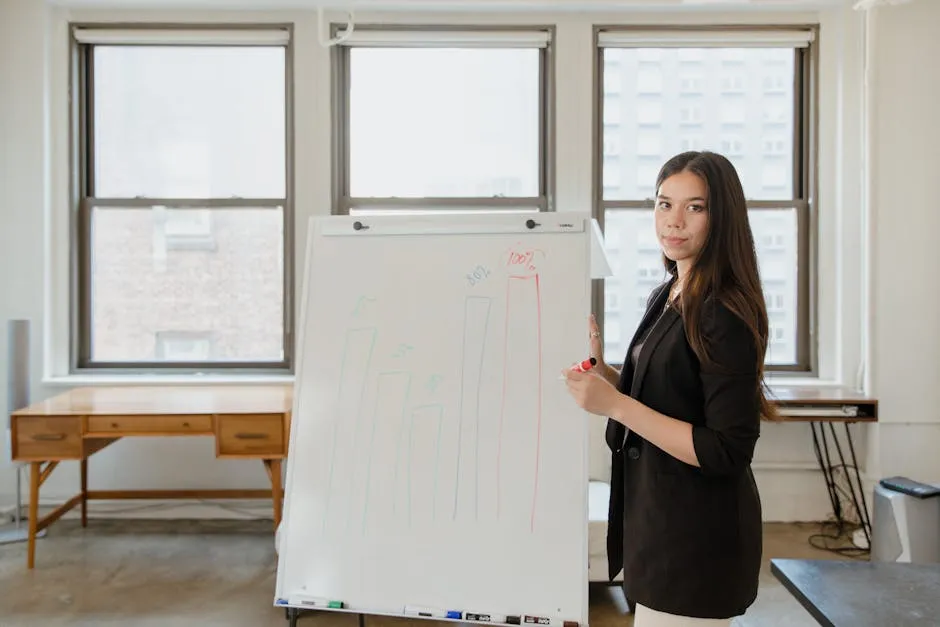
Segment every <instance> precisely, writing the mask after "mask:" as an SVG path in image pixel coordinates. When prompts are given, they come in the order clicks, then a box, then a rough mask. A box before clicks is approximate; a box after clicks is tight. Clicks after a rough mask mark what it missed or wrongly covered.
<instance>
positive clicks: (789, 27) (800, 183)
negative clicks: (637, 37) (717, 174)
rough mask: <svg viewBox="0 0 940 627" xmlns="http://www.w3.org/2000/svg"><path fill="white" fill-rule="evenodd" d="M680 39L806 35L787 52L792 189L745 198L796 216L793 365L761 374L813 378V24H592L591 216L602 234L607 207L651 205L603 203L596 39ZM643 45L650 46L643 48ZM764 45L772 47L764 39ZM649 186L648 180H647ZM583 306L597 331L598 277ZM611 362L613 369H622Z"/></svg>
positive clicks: (600, 54)
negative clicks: (782, 194) (783, 194)
mask: <svg viewBox="0 0 940 627" xmlns="http://www.w3.org/2000/svg"><path fill="white" fill-rule="evenodd" d="M644 31H645V32H650V33H653V34H659V33H678V34H679V35H680V36H681V34H682V33H690V34H698V35H699V36H702V37H703V39H710V43H709V44H706V46H707V47H734V42H733V41H729V42H728V44H727V46H723V45H716V42H720V37H721V34H722V33H723V32H739V33H740V32H745V33H755V34H759V33H768V34H769V35H770V36H769V37H768V39H772V38H773V37H772V35H773V33H779V32H780V31H792V32H808V33H809V34H810V36H811V39H810V42H809V45H807V46H806V47H794V50H793V54H794V55H795V62H794V72H793V80H794V91H793V99H794V102H793V163H792V172H793V178H792V186H793V193H792V196H793V198H791V199H778V200H748V203H747V206H748V211H774V210H785V211H789V210H796V215H797V266H798V270H797V288H796V291H797V303H798V305H797V316H796V339H795V342H796V360H795V362H794V363H788V364H771V363H767V364H766V371H767V372H768V373H773V374H774V375H779V376H784V377H799V376H807V375H809V376H817V375H818V368H819V358H818V345H817V329H818V295H817V290H818V287H817V285H818V279H817V269H818V265H817V259H818V252H817V246H818V244H817V235H816V233H817V225H818V207H817V198H818V177H817V172H818V160H817V158H818V150H819V144H818V137H819V132H818V123H819V122H818V120H819V100H818V93H819V89H818V76H819V26H818V25H815V24H721V25H719V24H709V25H658V24H644V25H622V24H612V25H595V26H594V33H593V35H594V37H593V46H594V63H593V65H594V67H593V80H594V82H593V105H594V115H593V135H594V137H593V149H592V155H593V159H592V169H593V180H594V185H593V188H594V189H593V202H592V214H593V217H594V218H595V219H596V220H597V222H598V224H599V225H600V228H601V230H602V231H603V230H604V228H605V220H604V218H605V215H606V211H607V210H608V209H614V210H641V211H652V210H653V209H654V205H655V202H654V199H653V198H646V199H643V200H605V198H604V189H603V180H604V179H603V176H604V172H603V170H604V167H603V166H604V155H603V154H602V153H601V152H599V149H598V146H601V147H602V146H603V138H604V124H603V116H604V50H605V48H606V47H605V46H604V45H602V42H601V38H602V36H603V34H604V33H617V32H633V33H643V32H644ZM648 47H652V48H655V47H656V46H655V45H653V44H650V45H649V46H648ZM767 47H774V45H773V43H772V41H768V45H767ZM651 184H652V182H651ZM592 283H593V285H592V290H591V305H592V308H593V311H595V312H596V317H597V319H598V325H599V326H600V327H601V328H603V326H604V317H605V316H604V314H605V303H604V283H603V279H596V280H594V281H592ZM617 359H618V362H616V363H615V362H613V361H611V362H610V363H611V365H613V366H616V367H618V368H620V367H622V366H623V364H622V363H619V360H620V359H621V358H620V357H618V358H617Z"/></svg>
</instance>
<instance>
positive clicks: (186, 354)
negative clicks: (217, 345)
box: [154, 331, 214, 363]
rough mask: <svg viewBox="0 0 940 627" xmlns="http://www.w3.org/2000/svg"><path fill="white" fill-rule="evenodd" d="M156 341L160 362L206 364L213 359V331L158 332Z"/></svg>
mask: <svg viewBox="0 0 940 627" xmlns="http://www.w3.org/2000/svg"><path fill="white" fill-rule="evenodd" d="M155 339H156V348H155V349H154V352H155V354H156V356H157V359H158V360H160V361H171V362H184V363H185V362H195V363H205V362H208V361H211V360H212V358H213V346H212V345H213V339H214V334H213V333H212V332H211V331H157V334H156V338H155Z"/></svg>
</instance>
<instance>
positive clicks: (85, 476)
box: [79, 459, 88, 527]
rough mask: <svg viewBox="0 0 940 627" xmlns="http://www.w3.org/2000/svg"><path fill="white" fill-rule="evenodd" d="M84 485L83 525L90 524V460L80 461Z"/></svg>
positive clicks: (82, 484)
mask: <svg viewBox="0 0 940 627" xmlns="http://www.w3.org/2000/svg"><path fill="white" fill-rule="evenodd" d="M79 469H80V471H81V486H82V527H87V526H88V460H87V459H83V460H82V461H81V462H80V463H79Z"/></svg>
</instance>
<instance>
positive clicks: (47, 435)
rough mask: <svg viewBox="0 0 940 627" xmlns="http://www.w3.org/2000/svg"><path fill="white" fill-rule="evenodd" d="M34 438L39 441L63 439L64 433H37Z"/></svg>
mask: <svg viewBox="0 0 940 627" xmlns="http://www.w3.org/2000/svg"><path fill="white" fill-rule="evenodd" d="M33 439H34V440H38V441H40V442H58V441H60V440H64V439H65V434H64V433H37V434H36V435H34V436H33Z"/></svg>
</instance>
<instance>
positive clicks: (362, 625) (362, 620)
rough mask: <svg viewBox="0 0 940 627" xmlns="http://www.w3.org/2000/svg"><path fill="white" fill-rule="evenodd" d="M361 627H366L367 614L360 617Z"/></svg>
mask: <svg viewBox="0 0 940 627" xmlns="http://www.w3.org/2000/svg"><path fill="white" fill-rule="evenodd" d="M359 627H366V615H365V614H360V615H359Z"/></svg>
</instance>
